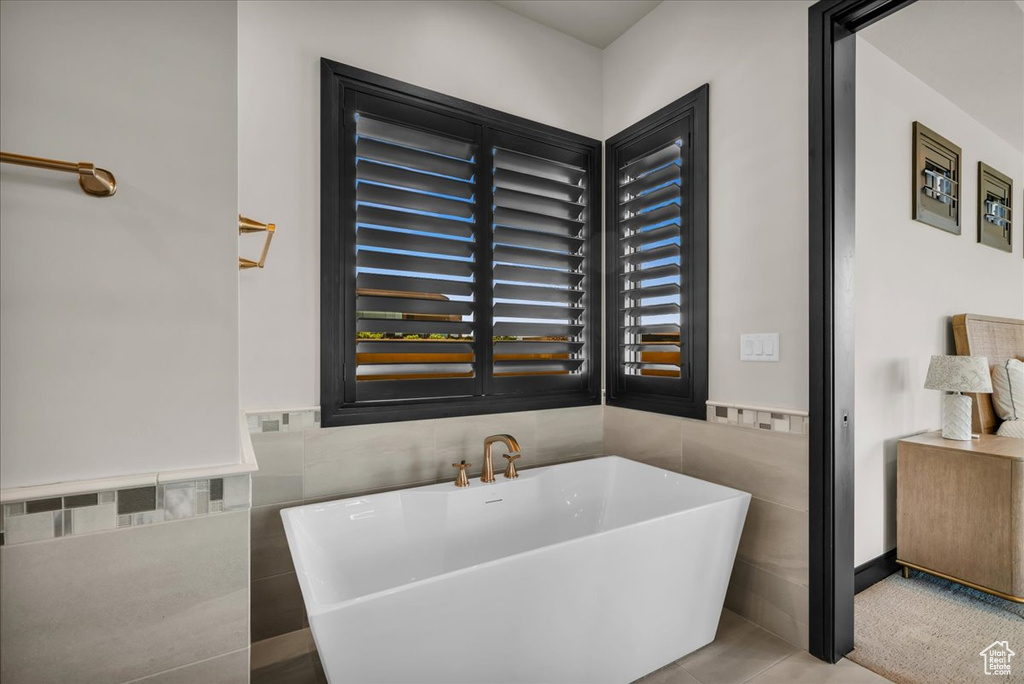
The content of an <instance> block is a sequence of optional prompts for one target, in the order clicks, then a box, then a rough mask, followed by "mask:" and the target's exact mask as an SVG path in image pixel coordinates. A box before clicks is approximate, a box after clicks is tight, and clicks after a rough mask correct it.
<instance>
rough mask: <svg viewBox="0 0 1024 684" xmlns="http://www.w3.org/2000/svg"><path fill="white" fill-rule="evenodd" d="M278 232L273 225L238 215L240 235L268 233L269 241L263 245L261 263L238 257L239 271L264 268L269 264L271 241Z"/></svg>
mask: <svg viewBox="0 0 1024 684" xmlns="http://www.w3.org/2000/svg"><path fill="white" fill-rule="evenodd" d="M275 230H277V226H275V225H274V224H273V223H260V222H259V221H254V220H252V219H251V218H246V217H244V216H242V215H241V214H239V215H238V234H239V235H241V234H243V233H262V232H263V231H266V233H267V240H266V242H264V243H263V253H262V254H260V260H259V261H253V260H252V259H244V258H242V257H238V270H242V269H246V268H263V264H265V263H266V262H267V252H269V251H270V241H271V240H273V239H274V231H275Z"/></svg>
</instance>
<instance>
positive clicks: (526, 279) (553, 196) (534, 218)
mask: <svg viewBox="0 0 1024 684" xmlns="http://www.w3.org/2000/svg"><path fill="white" fill-rule="evenodd" d="M587 180H588V179H587V171H586V169H584V168H580V167H577V166H573V165H571V164H566V163H563V162H559V161H554V160H550V159H546V158H542V157H538V156H533V155H528V154H525V153H522V152H517V151H512V150H509V149H504V148H501V147H496V148H494V149H493V185H494V187H493V212H494V213H493V245H494V246H493V260H494V268H493V276H492V285H493V345H494V347H493V369H492V370H493V375H494V377H496V378H508V377H516V376H549V375H559V376H565V375H578V374H579V373H580V372H581V368H582V366H583V361H584V349H583V348H584V339H583V330H584V313H585V309H584V294H585V293H584V287H585V285H584V282H583V280H584V277H585V275H584V274H585V268H584V246H585V241H586V239H587V237H588V235H587V233H586V229H587V221H588V217H587V206H586V202H587V196H588V192H587Z"/></svg>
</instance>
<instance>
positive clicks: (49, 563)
mask: <svg viewBox="0 0 1024 684" xmlns="http://www.w3.org/2000/svg"><path fill="white" fill-rule="evenodd" d="M248 533H249V512H248V511H240V512H236V513H223V514H219V515H211V516H206V517H202V518H194V519H191V520H182V521H178V522H174V523H169V524H165V525H149V526H145V527H139V528H132V529H127V530H117V531H114V532H102V533H97V534H92V535H88V536H83V537H70V538H66V539H58V540H54V541H49V542H40V543H36V544H25V545H21V546H4V547H0V565H2V568H3V570H2V573H0V576H2V578H3V579H2V586H0V603H2V604H3V610H2V611H0V680H2V681H3V682H4V684H19V683H20V682H30V683H31V684H45V683H47V682H55V683H63V682H84V681H90V682H92V681H95V682H100V681H103V682H126V681H129V680H132V679H138V678H141V677H145V676H149V675H152V674H154V673H158V672H164V671H166V670H171V669H173V668H176V667H182V666H184V665H189V664H192V663H195V662H197V661H199V660H205V659H208V658H213V657H215V656H219V655H222V654H225V653H233V652H235V651H238V650H239V649H244V648H246V647H247V646H248V643H247V642H248V612H249V607H248V606H249V582H248V580H249V559H248V555H249V544H248Z"/></svg>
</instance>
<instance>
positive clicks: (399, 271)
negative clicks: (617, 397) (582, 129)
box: [321, 60, 601, 425]
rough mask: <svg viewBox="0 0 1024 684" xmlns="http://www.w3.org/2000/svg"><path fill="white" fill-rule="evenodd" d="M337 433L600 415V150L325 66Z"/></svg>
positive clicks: (324, 301)
mask: <svg viewBox="0 0 1024 684" xmlns="http://www.w3.org/2000/svg"><path fill="white" fill-rule="evenodd" d="M321 106H322V114H321V118H322V121H321V124H322V128H321V146H322V147H321V168H322V179H321V181H322V186H321V397H322V399H321V401H322V404H321V407H322V411H323V423H324V425H344V424H354V423H366V422H386V421H394V420H412V419H420V418H431V417H440V416H454V415H469V414H476V413H497V412H504V411H519V410H530V409H538V408H554V407H560V406H578V405H584V404H591V403H598V402H599V401H600V393H599V382H600V370H599V368H598V367H597V365H596V364H597V363H598V362H599V359H600V355H599V346H600V342H599V339H598V327H599V325H600V323H599V321H600V318H599V317H600V292H601V289H600V256H599V253H600V242H599V237H600V236H599V233H598V231H599V226H600V196H599V195H598V194H597V193H598V192H599V187H598V186H599V183H598V182H597V181H596V179H597V177H598V173H599V171H598V170H599V169H600V143H599V142H598V141H595V140H591V139H588V138H584V137H582V136H578V135H575V134H572V133H567V132H565V131H560V130H557V129H553V128H551V127H548V126H544V125H542V124H537V123H533V122H530V121H526V120H524V119H520V118H517V117H513V116H511V115H506V114H503V113H501V112H497V111H494V110H490V109H486V108H484V107H480V106H478V105H474V104H471V103H467V102H464V101H461V100H457V99H455V98H451V97H448V96H445V95H441V94H438V93H434V92H431V91H426V90H423V89H421V88H417V87H415V86H410V85H407V84H403V83H400V82H397V81H394V80H392V79H388V78H385V77H382V76H378V75H376V74H371V73H369V72H365V71H362V70H359V69H354V68H352V67H348V66H344V65H341V64H337V63H335V62H331V61H329V60H322V95H321Z"/></svg>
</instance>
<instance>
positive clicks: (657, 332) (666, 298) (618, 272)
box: [605, 86, 708, 418]
mask: <svg viewBox="0 0 1024 684" xmlns="http://www.w3.org/2000/svg"><path fill="white" fill-rule="evenodd" d="M707 91H708V89H707V86H702V87H701V88H698V89H697V90H695V91H694V92H692V93H690V94H689V95H686V96H684V97H683V98H680V99H679V100H677V101H676V102H675V103H673V104H671V105H669V106H668V107H665V108H664V109H662V110H660V111H658V112H656V113H654V114H652V115H651V116H649V117H647V118H645V119H643V120H642V121H640V122H638V123H636V124H634V125H633V126H630V127H629V128H627V129H626V130H625V131H623V132H622V133H619V134H618V135H616V136H614V137H613V138H611V139H610V140H608V141H607V142H606V150H607V154H608V165H607V170H606V174H607V193H608V196H607V198H606V201H607V207H608V211H609V216H608V218H607V231H606V239H605V250H606V253H607V268H608V284H607V287H608V313H607V315H608V324H607V335H608V340H607V354H608V366H607V380H608V383H607V384H608V391H607V400H608V403H609V404H610V405H613V406H614V405H618V406H627V407H630V408H637V409H641V410H650V411H658V412H662V413H670V414H675V415H684V416H690V417H695V418H699V417H704V416H705V415H706V411H705V406H704V402H705V401H706V399H707V339H708V338H707V333H708V330H707V328H708V303H707V297H708V294H707V293H708V222H707V216H708V211H707V188H708V186H707V176H708V171H707V130H708V129H707Z"/></svg>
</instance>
